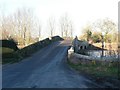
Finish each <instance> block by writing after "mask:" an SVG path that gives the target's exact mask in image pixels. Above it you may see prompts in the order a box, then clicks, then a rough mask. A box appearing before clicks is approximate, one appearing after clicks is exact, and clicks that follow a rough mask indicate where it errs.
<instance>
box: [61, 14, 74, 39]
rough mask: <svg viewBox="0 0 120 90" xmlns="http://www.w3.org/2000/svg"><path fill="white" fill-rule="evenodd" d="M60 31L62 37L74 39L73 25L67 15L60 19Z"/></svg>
mask: <svg viewBox="0 0 120 90" xmlns="http://www.w3.org/2000/svg"><path fill="white" fill-rule="evenodd" d="M60 29H61V35H62V37H72V34H73V23H72V21H71V20H70V18H69V17H68V16H67V15H64V16H62V17H60Z"/></svg>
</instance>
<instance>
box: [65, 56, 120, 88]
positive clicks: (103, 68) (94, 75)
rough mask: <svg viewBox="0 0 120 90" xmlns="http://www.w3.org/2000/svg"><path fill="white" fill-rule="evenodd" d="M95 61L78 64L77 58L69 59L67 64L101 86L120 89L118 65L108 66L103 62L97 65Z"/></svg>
mask: <svg viewBox="0 0 120 90" xmlns="http://www.w3.org/2000/svg"><path fill="white" fill-rule="evenodd" d="M71 59H74V60H71ZM84 60H85V59H84ZM94 61H95V60H91V61H90V62H87V63H86V60H85V62H83V61H81V60H79V62H78V61H77V59H76V58H68V61H67V63H68V65H69V66H70V67H71V68H73V69H75V70H76V71H77V72H78V73H80V74H82V75H83V76H87V77H88V78H90V79H91V80H92V81H94V82H96V83H98V84H100V85H101V86H104V87H113V88H114V87H119V88H120V86H119V83H120V70H119V67H118V64H116V63H113V65H111V64H110V65H107V64H104V63H103V62H99V63H95V62H94ZM118 71H119V73H118Z"/></svg>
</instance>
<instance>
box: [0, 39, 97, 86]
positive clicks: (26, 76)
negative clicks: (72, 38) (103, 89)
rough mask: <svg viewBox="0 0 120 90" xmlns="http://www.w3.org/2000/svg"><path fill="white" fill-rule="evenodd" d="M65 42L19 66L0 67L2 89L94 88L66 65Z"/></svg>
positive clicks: (28, 59) (39, 52) (67, 42)
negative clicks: (0, 70)
mask: <svg viewBox="0 0 120 90" xmlns="http://www.w3.org/2000/svg"><path fill="white" fill-rule="evenodd" d="M68 46H69V41H59V42H54V43H52V44H50V45H49V46H47V47H45V48H43V49H41V50H40V51H38V52H37V53H35V54H34V55H32V56H31V57H29V58H27V59H25V60H22V61H21V62H19V63H14V64H9V65H4V66H3V67H2V70H3V71H2V75H3V76H2V87H3V88H87V87H98V86H97V85H96V84H94V83H93V82H92V81H90V80H89V79H87V78H86V77H85V76H82V75H79V74H78V73H76V72H75V71H73V70H71V69H70V68H69V67H68V65H67V63H66V60H65V59H66V55H67V50H68Z"/></svg>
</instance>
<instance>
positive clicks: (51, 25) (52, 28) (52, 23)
mask: <svg viewBox="0 0 120 90" xmlns="http://www.w3.org/2000/svg"><path fill="white" fill-rule="evenodd" d="M48 24H49V29H50V36H51V37H52V36H53V34H54V32H55V18H54V17H50V18H49V23H48Z"/></svg>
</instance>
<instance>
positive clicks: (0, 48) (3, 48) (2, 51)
mask: <svg viewBox="0 0 120 90" xmlns="http://www.w3.org/2000/svg"><path fill="white" fill-rule="evenodd" d="M0 51H1V52H0V54H6V53H12V52H13V51H14V50H13V49H10V48H6V47H0Z"/></svg>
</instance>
